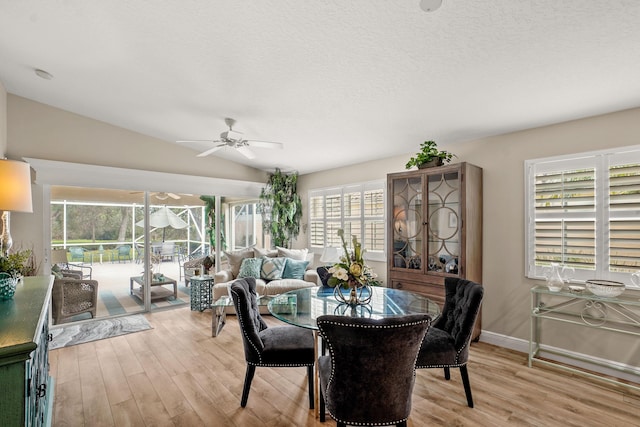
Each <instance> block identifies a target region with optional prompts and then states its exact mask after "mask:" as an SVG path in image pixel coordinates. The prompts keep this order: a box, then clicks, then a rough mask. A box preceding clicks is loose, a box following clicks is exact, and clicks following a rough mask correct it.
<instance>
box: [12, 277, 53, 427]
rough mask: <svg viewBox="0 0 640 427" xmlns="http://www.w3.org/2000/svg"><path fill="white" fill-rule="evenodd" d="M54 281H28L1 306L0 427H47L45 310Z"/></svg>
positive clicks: (49, 383) (50, 391) (50, 398)
mask: <svg viewBox="0 0 640 427" xmlns="http://www.w3.org/2000/svg"><path fill="white" fill-rule="evenodd" d="M52 286H53V278H52V276H37V277H26V278H24V280H23V282H22V283H19V284H18V287H17V289H16V293H15V295H14V297H13V299H11V300H8V301H0V426H46V425H50V424H51V419H50V417H51V408H52V405H53V381H52V379H51V377H50V376H49V350H48V344H49V341H50V335H49V306H50V300H51V288H52Z"/></svg>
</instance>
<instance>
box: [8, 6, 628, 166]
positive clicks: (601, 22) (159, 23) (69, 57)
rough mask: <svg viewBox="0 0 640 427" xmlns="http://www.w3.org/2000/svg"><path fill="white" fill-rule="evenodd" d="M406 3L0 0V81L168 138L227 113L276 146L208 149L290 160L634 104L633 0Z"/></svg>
mask: <svg viewBox="0 0 640 427" xmlns="http://www.w3.org/2000/svg"><path fill="white" fill-rule="evenodd" d="M419 3H420V2H419V1H418V0H403V1H400V0H393V1H390V0H356V1H343V0H311V1H300V0H260V1H257V0H254V1H249V0H222V1H220V0H218V1H212V0H189V1H182V0H180V1H178V0H174V1H169V0H167V1H157V2H151V1H124V0H114V1H98V0H90V1H87V0H67V1H65V2H51V1H43V0H40V1H38V0H21V1H8V0H3V1H0V81H1V82H3V84H4V86H5V87H6V89H7V91H8V92H9V93H12V94H15V95H19V96H22V97H26V98H29V99H32V100H35V101H39V102H42V103H45V104H48V105H52V106H55V107H58V108H61V109H64V110H68V111H71V112H74V113H78V114H81V115H84V116H88V117H91V118H95V119H98V120H101V121H104V122H107V123H111V124H113V125H116V126H120V127H123V128H126V129H131V130H134V131H137V132H140V133H143V134H146V135H150V136H153V137H156V138H158V139H160V140H163V141H166V143H170V144H173V143H175V141H176V140H183V139H197V140H203V139H218V137H219V135H220V133H221V132H223V131H225V130H226V129H227V127H226V125H225V123H224V118H226V117H232V118H234V119H236V120H237V124H236V126H235V127H234V130H237V131H240V132H243V134H244V137H245V138H248V139H256V140H266V141H277V142H281V143H283V144H284V148H283V149H282V150H267V149H263V148H255V149H253V151H254V152H255V154H256V155H257V157H256V158H255V159H247V158H245V157H244V156H242V155H241V154H240V153H238V152H237V151H236V150H234V149H231V148H224V149H221V150H219V151H217V152H216V153H214V155H217V156H220V157H224V158H227V159H231V160H234V161H237V162H240V163H244V164H248V165H251V166H254V167H256V168H260V169H264V170H273V168H275V167H280V168H282V169H284V170H297V171H299V172H300V173H303V174H304V173H309V172H313V171H318V170H323V169H328V168H333V167H337V166H344V165H348V164H353V163H359V162H363V161H367V160H373V159H379V158H385V157H390V156H395V155H400V154H404V153H407V154H412V153H413V152H414V151H416V150H417V148H418V145H419V144H420V142H422V141H424V140H427V139H434V140H436V141H438V143H439V145H440V146H441V148H443V147H446V146H447V145H448V144H451V143H454V142H457V141H465V140H472V139H477V138H482V137H485V136H490V135H496V134H501V133H505V132H510V131H514V130H519V129H525V128H531V127H537V126H542V125H546V124H551V123H556V122H562V121H567V120H571V119H576V118H582V117H587V116H592V115H597V114H602V113H607V112H612V111H617V110H622V109H627V108H633V107H638V106H640V78H638V75H639V70H640V25H638V24H639V23H640V2H638V1H637V0H612V1H608V2H600V1H599V2H596V1H585V0H563V1H557V0H443V4H442V6H441V7H440V8H439V9H438V10H436V11H433V12H425V11H423V10H422V9H421V8H420V6H419ZM35 69H43V70H46V71H47V72H48V73H50V74H51V75H52V76H53V78H52V79H51V80H46V79H42V78H40V77H38V76H36V74H35V73H34V70H35ZM9 143H10V142H9ZM159 144H162V142H159ZM183 145H184V146H185V150H193V154H194V155H196V154H197V153H198V152H200V151H204V150H206V149H208V148H211V146H212V145H211V144H208V143H200V144H183Z"/></svg>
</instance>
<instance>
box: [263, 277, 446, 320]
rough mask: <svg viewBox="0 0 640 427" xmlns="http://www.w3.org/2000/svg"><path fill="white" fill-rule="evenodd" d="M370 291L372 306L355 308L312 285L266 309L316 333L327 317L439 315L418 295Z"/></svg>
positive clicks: (376, 288)
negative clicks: (319, 322)
mask: <svg viewBox="0 0 640 427" xmlns="http://www.w3.org/2000/svg"><path fill="white" fill-rule="evenodd" d="M345 292H347V291H345ZM371 292H372V295H371V301H370V302H369V303H367V304H363V305H358V306H354V307H352V306H350V305H348V304H345V303H341V302H339V301H338V300H337V299H336V298H335V297H334V295H333V293H334V288H329V287H323V286H318V287H315V286H312V287H309V288H302V289H296V290H293V291H289V292H285V293H283V294H280V295H278V296H276V297H274V298H272V299H271V301H269V304H268V305H267V308H268V310H269V313H271V315H272V316H273V317H275V318H276V319H279V320H282V321H283V322H285V323H288V324H290V325H294V326H300V327H302V328H308V329H313V330H317V329H318V325H317V323H316V319H317V318H318V317H319V316H322V315H325V314H335V315H339V316H356V317H367V318H371V319H380V318H384V317H394V316H403V315H407V314H429V315H431V318H432V319H433V320H435V319H436V317H438V315H439V314H440V307H439V306H438V304H437V303H435V302H434V301H432V300H430V299H429V298H427V297H426V296H424V295H420V294H418V293H415V292H409V291H403V290H400V289H393V288H386V287H381V286H374V287H372V288H371Z"/></svg>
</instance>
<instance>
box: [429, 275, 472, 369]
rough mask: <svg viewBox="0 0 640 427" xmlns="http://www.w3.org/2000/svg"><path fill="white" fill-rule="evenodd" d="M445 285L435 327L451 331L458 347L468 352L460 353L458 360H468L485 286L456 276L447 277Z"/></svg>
mask: <svg viewBox="0 0 640 427" xmlns="http://www.w3.org/2000/svg"><path fill="white" fill-rule="evenodd" d="M444 287H445V302H444V307H443V309H442V314H441V315H440V317H438V319H437V320H436V321H435V322H434V323H433V327H434V328H438V329H441V330H443V331H445V332H447V333H449V334H450V335H451V336H452V337H453V340H454V346H455V348H456V349H462V348H463V347H465V348H466V349H465V350H463V351H465V352H466V353H465V354H464V355H463V354H459V356H458V362H461V361H466V360H467V358H468V353H469V350H468V348H469V342H470V340H471V334H473V326H474V324H475V322H476V318H477V317H478V311H479V310H480V304H481V303H482V298H483V295H484V288H483V287H482V285H480V284H478V283H475V282H472V281H470V280H465V279H458V278H455V277H447V278H445V281H444Z"/></svg>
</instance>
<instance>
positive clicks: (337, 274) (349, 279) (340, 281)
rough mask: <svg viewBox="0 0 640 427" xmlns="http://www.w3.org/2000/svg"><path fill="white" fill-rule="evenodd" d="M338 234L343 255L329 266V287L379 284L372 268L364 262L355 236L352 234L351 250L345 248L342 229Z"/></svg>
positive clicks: (362, 253) (360, 246)
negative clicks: (338, 260)
mask: <svg viewBox="0 0 640 427" xmlns="http://www.w3.org/2000/svg"><path fill="white" fill-rule="evenodd" d="M338 236H340V239H341V240H342V250H343V251H344V252H343V255H342V256H341V257H340V262H338V263H336V264H334V265H333V267H331V268H329V273H331V277H330V278H329V280H328V282H327V283H328V285H329V286H331V287H336V286H340V287H342V288H345V289H348V288H360V287H362V286H379V285H380V282H378V280H376V278H377V277H378V276H377V275H376V274H375V273H374V272H373V270H372V269H371V268H370V267H369V266H367V265H366V264H365V263H364V259H363V255H364V252H365V251H364V250H363V249H362V245H361V244H360V243H359V242H358V239H357V237H356V236H352V237H353V239H352V243H353V252H351V253H350V252H349V250H348V249H347V243H346V242H345V240H344V230H343V229H339V230H338Z"/></svg>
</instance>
